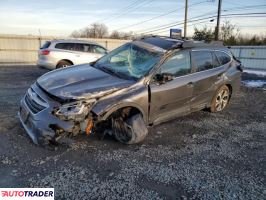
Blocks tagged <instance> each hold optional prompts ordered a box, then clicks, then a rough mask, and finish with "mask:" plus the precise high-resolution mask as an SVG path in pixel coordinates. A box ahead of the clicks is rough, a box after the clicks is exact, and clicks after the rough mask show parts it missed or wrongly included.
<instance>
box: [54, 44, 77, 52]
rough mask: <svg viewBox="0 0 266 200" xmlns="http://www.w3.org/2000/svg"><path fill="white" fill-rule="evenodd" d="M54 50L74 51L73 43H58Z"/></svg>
mask: <svg viewBox="0 0 266 200" xmlns="http://www.w3.org/2000/svg"><path fill="white" fill-rule="evenodd" d="M55 48H56V49H64V50H70V51H75V43H58V44H56V45H55Z"/></svg>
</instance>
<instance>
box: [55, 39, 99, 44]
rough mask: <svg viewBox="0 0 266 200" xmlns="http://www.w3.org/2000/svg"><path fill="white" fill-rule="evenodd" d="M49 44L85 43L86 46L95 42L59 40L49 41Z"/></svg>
mask: <svg viewBox="0 0 266 200" xmlns="http://www.w3.org/2000/svg"><path fill="white" fill-rule="evenodd" d="M51 42H55V43H64V42H65V43H67V42H69V43H86V44H97V45H99V44H98V43H96V42H92V41H88V40H75V39H60V40H51Z"/></svg>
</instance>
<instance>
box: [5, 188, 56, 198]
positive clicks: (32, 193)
mask: <svg viewBox="0 0 266 200" xmlns="http://www.w3.org/2000/svg"><path fill="white" fill-rule="evenodd" d="M2 199H3V200H4V199H13V200H17V199H19V200H20V199H21V200H23V199H24V200H26V199H27V200H28V199H30V200H35V199H38V200H54V188H0V200H2Z"/></svg>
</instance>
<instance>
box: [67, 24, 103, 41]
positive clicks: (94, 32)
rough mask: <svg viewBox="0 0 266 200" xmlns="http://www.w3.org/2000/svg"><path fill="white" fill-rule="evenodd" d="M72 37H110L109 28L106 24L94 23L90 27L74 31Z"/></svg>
mask: <svg viewBox="0 0 266 200" xmlns="http://www.w3.org/2000/svg"><path fill="white" fill-rule="evenodd" d="M71 36H72V37H75V38H77V37H80V38H103V37H107V36H108V28H107V26H106V25H104V24H98V23H93V24H91V25H90V26H89V27H86V28H84V29H81V30H76V31H73V32H72V34H71Z"/></svg>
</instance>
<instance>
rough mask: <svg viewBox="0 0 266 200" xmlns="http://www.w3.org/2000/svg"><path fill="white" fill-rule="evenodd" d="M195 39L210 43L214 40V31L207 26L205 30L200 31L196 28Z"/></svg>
mask: <svg viewBox="0 0 266 200" xmlns="http://www.w3.org/2000/svg"><path fill="white" fill-rule="evenodd" d="M193 39H194V40H204V41H206V42H209V41H211V40H213V39H214V32H213V30H212V29H208V28H207V26H205V27H204V28H203V29H198V28H197V27H195V28H194V35H193Z"/></svg>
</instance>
